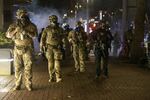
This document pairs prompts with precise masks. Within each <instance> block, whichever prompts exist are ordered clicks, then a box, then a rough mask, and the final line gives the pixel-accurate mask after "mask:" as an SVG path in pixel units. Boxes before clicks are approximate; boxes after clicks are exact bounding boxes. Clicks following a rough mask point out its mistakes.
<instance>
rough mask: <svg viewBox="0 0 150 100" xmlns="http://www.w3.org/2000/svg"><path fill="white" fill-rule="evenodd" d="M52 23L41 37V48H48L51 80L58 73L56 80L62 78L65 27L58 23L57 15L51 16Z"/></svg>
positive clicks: (50, 80) (47, 55)
mask: <svg viewBox="0 0 150 100" xmlns="http://www.w3.org/2000/svg"><path fill="white" fill-rule="evenodd" d="M49 20H50V25H49V26H48V27H47V28H45V29H44V31H43V33H42V37H41V43H40V48H42V47H45V48H46V58H47V59H48V71H49V77H50V79H49V82H52V81H53V80H54V74H55V75H56V82H60V81H61V80H62V79H61V69H60V66H61V60H62V52H61V46H62V38H63V29H62V28H61V27H59V25H58V23H57V16H55V15H52V16H50V17H49Z"/></svg>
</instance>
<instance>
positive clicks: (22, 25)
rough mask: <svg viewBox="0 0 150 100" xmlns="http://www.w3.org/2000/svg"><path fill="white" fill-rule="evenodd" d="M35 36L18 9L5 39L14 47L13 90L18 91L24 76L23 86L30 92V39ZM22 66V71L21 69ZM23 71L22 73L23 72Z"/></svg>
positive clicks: (24, 16)
mask: <svg viewBox="0 0 150 100" xmlns="http://www.w3.org/2000/svg"><path fill="white" fill-rule="evenodd" d="M36 35H37V28H36V26H35V25H34V24H33V23H32V22H31V21H30V20H29V18H28V16H27V12H26V10H25V9H18V11H17V21H16V23H14V24H12V25H10V26H9V28H8V30H7V32H6V37H8V38H12V39H13V41H14V43H15V46H14V67H15V78H16V86H15V87H14V90H19V89H20V86H21V82H22V76H23V74H24V78H25V86H26V88H27V89H28V90H29V91H31V90H32V52H33V40H32V37H34V36H36ZM23 66H24V69H22V68H23ZM23 71H24V72H23Z"/></svg>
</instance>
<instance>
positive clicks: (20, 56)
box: [14, 47, 32, 87]
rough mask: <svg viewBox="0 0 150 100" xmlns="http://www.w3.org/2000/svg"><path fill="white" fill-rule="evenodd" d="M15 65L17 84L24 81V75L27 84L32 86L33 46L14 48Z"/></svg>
mask: <svg viewBox="0 0 150 100" xmlns="http://www.w3.org/2000/svg"><path fill="white" fill-rule="evenodd" d="M14 67H15V78H16V86H20V85H21V83H22V77H23V76H24V81H25V86H26V87H30V86H32V49H31V47H26V48H21V49H18V48H17V47H15V48H14Z"/></svg>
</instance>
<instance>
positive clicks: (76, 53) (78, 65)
mask: <svg viewBox="0 0 150 100" xmlns="http://www.w3.org/2000/svg"><path fill="white" fill-rule="evenodd" d="M73 58H74V61H75V69H76V71H78V70H80V71H81V72H82V71H85V49H84V48H79V47H78V46H76V45H73Z"/></svg>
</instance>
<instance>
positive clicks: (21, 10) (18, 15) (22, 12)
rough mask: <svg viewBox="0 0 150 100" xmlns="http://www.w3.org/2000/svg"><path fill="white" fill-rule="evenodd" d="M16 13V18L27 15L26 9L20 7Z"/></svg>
mask: <svg viewBox="0 0 150 100" xmlns="http://www.w3.org/2000/svg"><path fill="white" fill-rule="evenodd" d="M16 15H17V17H18V18H21V17H22V16H25V15H27V10H26V9H25V8H20V9H18V10H17V12H16Z"/></svg>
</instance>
